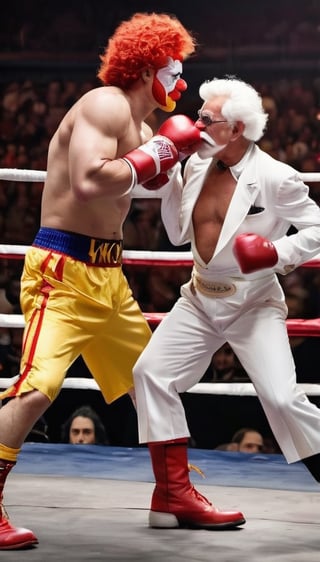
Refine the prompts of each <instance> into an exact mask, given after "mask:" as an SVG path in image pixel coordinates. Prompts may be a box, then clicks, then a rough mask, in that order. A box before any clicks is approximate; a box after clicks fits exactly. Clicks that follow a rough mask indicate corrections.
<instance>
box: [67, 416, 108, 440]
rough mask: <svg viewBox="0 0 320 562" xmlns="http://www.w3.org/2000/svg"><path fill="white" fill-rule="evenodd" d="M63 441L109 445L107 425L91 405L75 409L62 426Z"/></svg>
mask: <svg viewBox="0 0 320 562" xmlns="http://www.w3.org/2000/svg"><path fill="white" fill-rule="evenodd" d="M61 442H62V443H71V444H72V445H108V444H109V441H108V439H107V434H106V430H105V427H104V425H103V423H102V421H101V419H100V417H99V416H98V414H97V413H96V412H95V410H93V408H91V406H81V407H80V408H78V409H77V410H75V411H74V412H73V413H72V414H71V416H70V417H69V418H68V419H67V421H66V422H65V423H64V424H63V426H62V431H61Z"/></svg>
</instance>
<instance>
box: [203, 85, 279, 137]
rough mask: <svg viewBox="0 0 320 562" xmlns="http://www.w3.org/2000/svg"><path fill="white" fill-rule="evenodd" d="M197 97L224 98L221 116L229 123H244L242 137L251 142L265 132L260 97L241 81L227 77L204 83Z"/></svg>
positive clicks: (266, 118)
mask: <svg viewBox="0 0 320 562" xmlns="http://www.w3.org/2000/svg"><path fill="white" fill-rule="evenodd" d="M199 95H200V97H201V98H202V99H203V100H204V101H209V100H211V99H212V98H213V97H215V96H226V98H227V99H226V101H225V102H224V104H223V106H222V109H221V115H222V116H223V117H224V118H225V119H226V120H227V121H228V122H229V123H234V122H235V121H242V123H244V126H245V127H244V131H243V136H244V137H245V138H246V139H248V140H251V141H258V140H259V139H260V138H261V137H262V135H263V133H264V130H265V127H266V124H267V120H268V114H267V113H266V112H265V110H264V108H263V105H262V99H261V96H260V95H259V94H258V92H257V91H256V90H255V89H254V88H253V87H252V86H250V84H246V83H245V82H243V81H242V80H239V79H237V78H234V77H233V76H227V77H226V78H222V79H220V78H214V79H213V80H211V81H209V80H208V81H206V82H203V84H201V86H200V88H199Z"/></svg>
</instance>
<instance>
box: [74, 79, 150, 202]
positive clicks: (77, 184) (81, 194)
mask: <svg viewBox="0 0 320 562" xmlns="http://www.w3.org/2000/svg"><path fill="white" fill-rule="evenodd" d="M139 141H140V139H139V134H138V133H137V131H136V130H135V128H134V126H133V122H132V117H131V112H130V107H129V104H128V103H127V100H126V99H125V98H124V97H123V96H119V95H116V94H112V93H110V94H109V93H106V92H105V89H102V90H101V93H100V92H99V91H96V94H95V96H94V98H87V99H84V100H83V101H82V103H81V104H80V105H79V106H78V107H77V108H76V114H75V116H74V122H73V128H72V132H71V136H70V142H69V177H70V184H71V188H72V190H73V191H74V193H75V195H76V197H77V198H79V199H80V200H88V199H94V198H99V197H103V196H105V195H108V196H111V197H113V196H115V197H121V196H122V195H125V194H126V193H127V192H128V190H129V188H130V186H131V183H132V174H131V171H130V168H129V166H128V165H127V164H126V162H124V161H123V160H121V159H119V157H120V156H122V154H123V153H125V152H126V150H127V149H128V148H130V149H131V148H132V147H135V146H136V145H137V144H139Z"/></svg>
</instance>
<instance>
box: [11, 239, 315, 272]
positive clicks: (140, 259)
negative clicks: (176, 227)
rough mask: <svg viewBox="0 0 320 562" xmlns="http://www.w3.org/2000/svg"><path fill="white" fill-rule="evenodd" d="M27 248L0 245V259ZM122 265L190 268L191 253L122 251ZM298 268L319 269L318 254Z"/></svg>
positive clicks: (15, 256) (20, 253)
mask: <svg viewBox="0 0 320 562" xmlns="http://www.w3.org/2000/svg"><path fill="white" fill-rule="evenodd" d="M28 248H29V246H24V245H10V244H0V258H5V259H23V257H24V256H25V253H26V251H27V250H28ZM123 263H124V264H126V265H135V266H138V265H149V266H164V265H165V266H174V267H177V266H181V267H183V266H192V265H193V258H192V253H191V252H189V251H186V250H184V251H182V252H176V251H174V252H167V251H150V250H124V251H123ZM300 267H320V254H319V256H316V257H315V258H313V259H311V260H309V261H308V262H306V263H304V264H302V265H300Z"/></svg>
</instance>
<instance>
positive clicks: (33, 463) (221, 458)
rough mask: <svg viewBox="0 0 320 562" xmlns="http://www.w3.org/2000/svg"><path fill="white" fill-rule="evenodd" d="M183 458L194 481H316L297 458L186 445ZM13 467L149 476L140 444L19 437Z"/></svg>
mask: <svg viewBox="0 0 320 562" xmlns="http://www.w3.org/2000/svg"><path fill="white" fill-rule="evenodd" d="M189 461H190V463H192V464H194V465H196V466H198V467H199V468H200V469H201V470H202V471H203V472H204V474H205V479H203V478H202V477H201V475H199V474H198V473H197V472H194V471H192V473H191V479H192V481H193V482H194V483H195V484H198V483H201V484H206V485H213V486H235V487H246V488H265V489H273V490H292V491H309V492H319V491H320V485H319V484H318V483H317V482H315V480H314V479H313V478H312V476H311V475H310V474H309V472H308V471H307V469H306V468H305V466H304V465H303V464H302V463H301V462H299V463H294V464H291V465H288V464H287V462H286V461H285V459H284V457H283V456H282V455H261V454H259V455H251V454H246V453H234V452H225V451H211V450H204V449H189ZM14 472H15V473H16V474H30V475H35V474H38V475H55V476H73V477H88V478H104V479H110V480H126V481H135V482H153V481H154V477H153V473H152V469H151V463H150V457H149V452H148V449H147V448H146V447H141V448H139V447H138V448H126V447H109V446H108V447H104V446H97V445H62V444H44V443H25V444H24V445H23V447H22V451H21V454H20V457H19V462H18V463H17V465H16V466H15V469H14Z"/></svg>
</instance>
